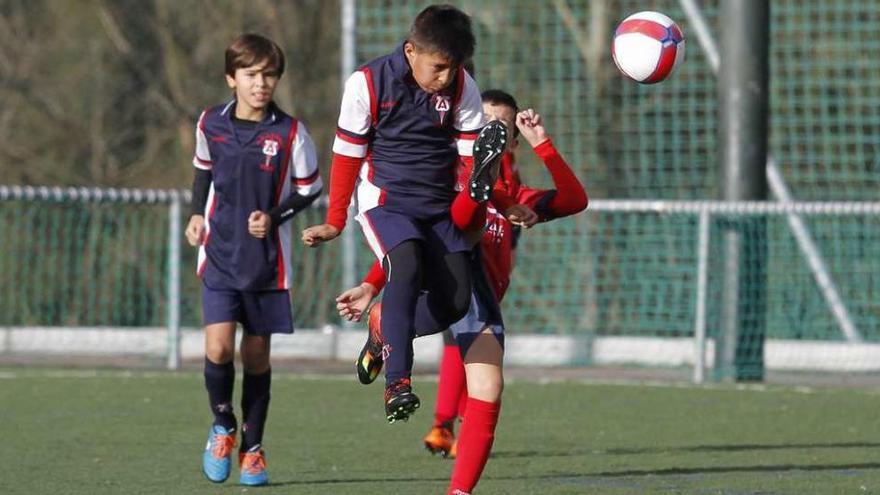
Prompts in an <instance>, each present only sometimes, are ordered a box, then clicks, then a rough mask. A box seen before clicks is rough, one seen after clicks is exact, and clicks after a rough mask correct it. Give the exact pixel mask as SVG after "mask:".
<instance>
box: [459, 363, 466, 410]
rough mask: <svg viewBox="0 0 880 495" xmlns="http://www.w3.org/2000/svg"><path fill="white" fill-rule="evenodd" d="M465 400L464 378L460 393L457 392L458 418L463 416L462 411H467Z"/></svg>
mask: <svg viewBox="0 0 880 495" xmlns="http://www.w3.org/2000/svg"><path fill="white" fill-rule="evenodd" d="M462 366H464V365H462ZM467 401H468V395H467V380H466V379H465V380H464V381H462V382H461V393H460V394H458V419H461V418H463V417H464V412H465V411H467Z"/></svg>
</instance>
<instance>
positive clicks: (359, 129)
mask: <svg viewBox="0 0 880 495" xmlns="http://www.w3.org/2000/svg"><path fill="white" fill-rule="evenodd" d="M371 84H372V83H371V82H370V80H369V76H368V73H367V70H366V69H364V70H359V71H357V72H355V73H354V74H352V75H351V76H350V77H349V78H348V80H347V81H346V82H345V91H344V93H343V95H342V107H341V109H340V111H339V120H338V123H337V127H336V139H335V140H334V141H333V162H332V163H331V165H330V194H329V204H328V205H327V217H326V218H325V220H324V223H323V224H321V225H314V226H311V227H308V228H307V229H305V230H303V232H302V241H303V243H304V244H305V245H307V246H312V247H313V246H317V245H318V244H321V243H322V242H326V241H329V240H332V239H335V238H336V237H337V236H338V235H339V233H340V232H342V229H343V228H345V223H346V221H347V220H348V205H349V204H351V196H352V194H353V193H354V187H355V184H356V183H357V177H358V172H359V171H360V168H361V166H362V164H363V161H364V157H366V156H367V150H368V148H369V139H370V130H371V128H372V125H373V123H374V122H373V116H374V115H375V113H376V111H375V102H374V101H373V100H374V99H375V98H373V97H372V94H373V92H372V91H371V90H370V87H371V86H369V85H371Z"/></svg>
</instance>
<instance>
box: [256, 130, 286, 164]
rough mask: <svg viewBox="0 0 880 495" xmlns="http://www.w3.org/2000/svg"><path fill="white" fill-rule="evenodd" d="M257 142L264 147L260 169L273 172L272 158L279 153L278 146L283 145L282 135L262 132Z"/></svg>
mask: <svg viewBox="0 0 880 495" xmlns="http://www.w3.org/2000/svg"><path fill="white" fill-rule="evenodd" d="M257 143H258V144H260V145H262V147H263V162H262V163H260V170H263V171H264V172H271V171H272V158H273V157H275V156H276V155H277V154H278V148H279V147H280V146H281V136H279V135H278V134H275V133H267V134H261V135H260V136H259V137H258V138H257Z"/></svg>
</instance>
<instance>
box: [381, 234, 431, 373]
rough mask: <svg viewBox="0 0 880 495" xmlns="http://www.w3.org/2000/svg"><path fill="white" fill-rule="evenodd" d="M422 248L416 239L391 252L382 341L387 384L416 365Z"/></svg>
mask: <svg viewBox="0 0 880 495" xmlns="http://www.w3.org/2000/svg"><path fill="white" fill-rule="evenodd" d="M421 263H422V257H421V251H420V248H419V246H418V245H417V244H416V243H415V242H404V243H402V244H400V245H398V246H397V247H395V248H394V249H392V250H391V252H389V253H388V255H387V256H386V259H385V273H387V274H388V283H387V284H386V285H385V294H384V295H383V296H382V316H381V319H380V325H381V327H382V341H383V343H384V345H385V348H384V349H383V354H385V384H386V385H389V384H391V383H393V382H394V381H396V380H399V379H401V378H409V377H410V375H411V374H412V365H413V350H412V341H413V316H414V314H415V306H416V300H417V299H418V297H419V292H420V291H421V278H422V277H421Z"/></svg>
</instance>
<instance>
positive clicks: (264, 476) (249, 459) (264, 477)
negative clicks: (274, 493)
mask: <svg viewBox="0 0 880 495" xmlns="http://www.w3.org/2000/svg"><path fill="white" fill-rule="evenodd" d="M238 463H239V464H240V465H241V475H240V476H239V478H238V483H239V484H241V485H247V486H260V485H266V484H268V483H269V474H268V473H267V472H266V454H265V453H264V452H263V449H261V448H260V445H259V444H257V445H254V446H253V447H251V448H250V449H248V451H247V452H239V453H238Z"/></svg>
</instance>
